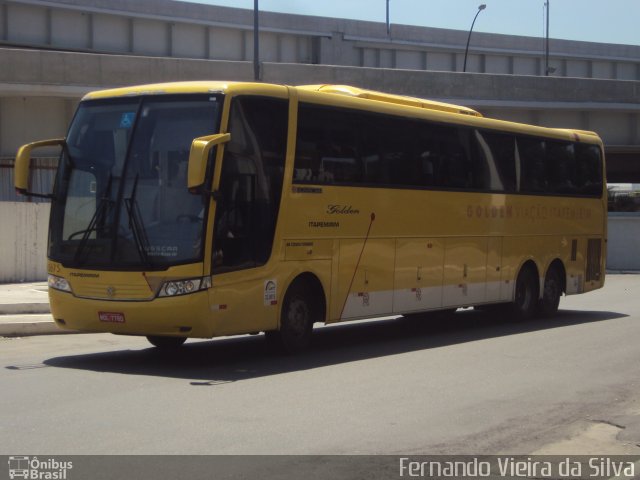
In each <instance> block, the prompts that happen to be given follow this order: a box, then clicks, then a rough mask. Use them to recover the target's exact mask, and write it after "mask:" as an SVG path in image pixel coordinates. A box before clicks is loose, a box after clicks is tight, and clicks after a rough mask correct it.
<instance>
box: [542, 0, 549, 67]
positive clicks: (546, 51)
mask: <svg viewBox="0 0 640 480" xmlns="http://www.w3.org/2000/svg"><path fill="white" fill-rule="evenodd" d="M545 5H546V6H547V32H546V35H545V45H544V64H545V69H544V74H545V75H546V76H549V72H550V71H551V69H550V68H549V0H547V2H546V4H545Z"/></svg>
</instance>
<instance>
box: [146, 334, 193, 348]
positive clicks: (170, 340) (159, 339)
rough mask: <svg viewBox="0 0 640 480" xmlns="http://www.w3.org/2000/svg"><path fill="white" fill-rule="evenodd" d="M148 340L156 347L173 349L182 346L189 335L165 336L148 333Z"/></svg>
mask: <svg viewBox="0 0 640 480" xmlns="http://www.w3.org/2000/svg"><path fill="white" fill-rule="evenodd" d="M147 340H149V342H150V343H151V345H153V346H154V347H158V348H159V349H161V350H171V349H174V348H178V347H179V346H181V345H182V344H183V343H184V342H185V341H186V340H187V337H163V336H160V335H148V336H147Z"/></svg>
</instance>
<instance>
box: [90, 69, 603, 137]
mask: <svg viewBox="0 0 640 480" xmlns="http://www.w3.org/2000/svg"><path fill="white" fill-rule="evenodd" d="M288 88H292V87H287V86H285V85H278V84H272V83H261V82H237V81H190V82H169V83H155V84H148V85H135V86H131V87H120V88H113V89H108V90H98V91H95V92H90V93H88V94H87V95H85V96H84V98H83V100H95V99H102V98H113V97H128V96H136V95H162V94H180V93H204V94H206V93H223V94H232V95H237V94H250V95H272V96H277V97H280V98H287V97H288V90H287V89H288ZM293 88H296V89H298V90H300V91H304V92H309V93H312V94H314V95H319V96H320V97H322V96H324V95H327V94H328V95H332V96H334V95H335V96H342V97H343V98H345V97H346V98H351V99H363V100H373V101H374V102H380V103H378V105H382V104H386V105H388V106H389V107H392V106H399V107H402V106H405V107H413V108H419V109H421V110H422V111H423V112H425V113H426V112H429V111H430V112H433V113H434V114H435V115H438V114H445V115H446V114H449V115H460V117H458V118H459V120H457V122H460V123H471V124H474V125H476V126H481V124H482V126H485V127H487V128H499V129H503V128H504V129H506V130H510V131H521V132H522V133H529V134H533V135H536V134H538V135H543V136H544V135H551V136H558V137H562V138H567V137H572V138H573V139H574V140H577V141H579V140H587V141H591V142H593V141H594V140H595V141H597V142H599V141H600V139H599V137H598V134H597V133H595V132H591V131H585V130H577V129H566V128H548V127H539V126H534V125H528V124H522V123H514V122H510V121H503V120H498V119H493V118H485V117H483V116H482V114H481V113H479V112H477V111H475V110H473V109H471V108H468V107H463V106H460V105H453V104H450V103H443V102H436V101H433V100H425V99H422V98H417V97H407V96H403V95H394V94H390V93H383V92H378V91H375V90H366V89H362V88H358V87H352V86H349V85H330V84H318V85H300V86H297V87H293ZM335 96H334V97H333V98H336V97H335ZM463 117H466V118H467V120H463ZM450 118H451V119H453V117H450Z"/></svg>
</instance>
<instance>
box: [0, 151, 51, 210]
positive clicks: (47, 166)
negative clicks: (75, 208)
mask: <svg viewBox="0 0 640 480" xmlns="http://www.w3.org/2000/svg"><path fill="white" fill-rule="evenodd" d="M14 163H15V157H0V201H1V202H34V203H35V202H37V203H42V202H48V201H49V200H47V199H44V198H35V197H25V196H23V195H18V194H17V193H16V191H15V187H14V186H13V166H14ZM30 168H31V185H30V187H29V188H30V189H31V190H32V191H34V192H42V193H49V192H51V191H52V190H53V182H54V179H55V175H56V169H57V168H58V157H35V158H32V159H31V167H30Z"/></svg>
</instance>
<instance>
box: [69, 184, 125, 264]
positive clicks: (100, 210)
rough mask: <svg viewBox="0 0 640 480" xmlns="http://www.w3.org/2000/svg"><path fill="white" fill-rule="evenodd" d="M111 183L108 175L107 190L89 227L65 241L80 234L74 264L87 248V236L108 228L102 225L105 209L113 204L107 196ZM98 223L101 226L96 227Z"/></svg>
mask: <svg viewBox="0 0 640 480" xmlns="http://www.w3.org/2000/svg"><path fill="white" fill-rule="evenodd" d="M112 181H113V174H111V173H109V180H107V188H106V189H105V191H104V195H103V196H102V197H101V198H100V202H99V203H98V206H97V208H96V211H95V212H94V213H93V216H92V217H91V220H90V221H89V225H88V226H87V228H85V229H84V230H79V231H77V232H74V233H72V234H71V235H69V237H68V238H67V240H71V239H72V238H73V237H75V236H77V235H80V234H82V238H81V239H80V244H79V245H78V249H77V250H76V254H75V256H74V259H75V261H76V262H79V260H80V256H81V255H82V252H84V249H85V248H86V246H87V242H88V240H89V236H90V235H91V233H92V232H99V231H102V230H106V229H107V228H108V225H104V219H105V216H106V214H107V211H108V208H107V207H108V206H109V205H110V204H112V203H114V202H113V200H110V199H109V195H110V194H111V183H112ZM99 222H100V223H101V224H102V225H98V223H99Z"/></svg>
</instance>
